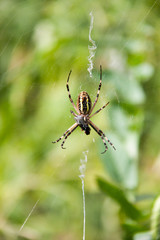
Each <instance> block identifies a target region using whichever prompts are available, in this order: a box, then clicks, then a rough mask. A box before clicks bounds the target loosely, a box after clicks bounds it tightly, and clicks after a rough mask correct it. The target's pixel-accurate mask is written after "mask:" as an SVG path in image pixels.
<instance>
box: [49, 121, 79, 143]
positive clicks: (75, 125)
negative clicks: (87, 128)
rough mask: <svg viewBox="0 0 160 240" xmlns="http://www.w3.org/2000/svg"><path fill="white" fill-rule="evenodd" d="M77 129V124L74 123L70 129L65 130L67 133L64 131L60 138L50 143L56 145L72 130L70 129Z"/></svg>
mask: <svg viewBox="0 0 160 240" xmlns="http://www.w3.org/2000/svg"><path fill="white" fill-rule="evenodd" d="M74 127H77V123H74V124H73V125H72V126H71V127H70V128H68V129H67V131H65V133H64V134H63V135H62V137H60V138H58V139H57V140H56V141H54V142H52V143H57V142H59V141H60V140H61V139H62V138H64V137H65V136H66V135H67V133H68V132H70V131H71V130H72V128H74Z"/></svg>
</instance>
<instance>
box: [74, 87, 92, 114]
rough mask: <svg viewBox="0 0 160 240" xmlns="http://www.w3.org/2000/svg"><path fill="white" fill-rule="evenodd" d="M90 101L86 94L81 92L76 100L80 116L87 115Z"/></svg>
mask: <svg viewBox="0 0 160 240" xmlns="http://www.w3.org/2000/svg"><path fill="white" fill-rule="evenodd" d="M91 104H92V103H91V99H90V96H89V95H88V93H87V92H84V91H83V92H81V93H80V94H79V95H78V99H77V108H78V110H79V112H80V114H83V115H87V114H89V113H90V110H91Z"/></svg>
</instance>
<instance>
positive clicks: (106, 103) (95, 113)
mask: <svg viewBox="0 0 160 240" xmlns="http://www.w3.org/2000/svg"><path fill="white" fill-rule="evenodd" d="M108 104H109V102H108V103H106V104H105V105H104V106H103V107H101V108H100V109H98V110H97V111H96V112H95V113H93V114H92V115H91V116H90V117H89V118H91V117H93V116H94V115H96V114H97V113H99V112H100V111H101V110H102V109H104V108H105V107H106V106H107V105H108Z"/></svg>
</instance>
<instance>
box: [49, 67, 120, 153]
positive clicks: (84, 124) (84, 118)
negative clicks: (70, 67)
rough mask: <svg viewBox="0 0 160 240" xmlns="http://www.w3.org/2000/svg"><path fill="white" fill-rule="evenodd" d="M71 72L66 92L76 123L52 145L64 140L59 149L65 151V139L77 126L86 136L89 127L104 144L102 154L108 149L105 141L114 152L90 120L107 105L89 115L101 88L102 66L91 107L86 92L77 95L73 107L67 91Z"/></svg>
mask: <svg viewBox="0 0 160 240" xmlns="http://www.w3.org/2000/svg"><path fill="white" fill-rule="evenodd" d="M71 72H72V71H70V73H69V75H68V79H67V84H66V87H67V91H68V96H69V100H70V102H71V103H72V105H73V107H74V109H75V110H76V113H75V112H73V111H72V110H71V113H72V114H73V115H74V119H75V121H76V123H74V124H73V125H72V126H71V127H70V128H69V129H68V130H67V131H66V132H65V133H64V134H63V135H62V137H60V138H59V139H57V140H56V141H55V142H52V143H57V142H59V141H60V140H61V139H62V138H64V140H63V142H62V144H61V147H62V148H63V149H65V148H64V147H63V145H64V143H65V141H66V139H67V138H68V137H69V135H70V134H71V133H72V132H73V131H74V130H75V129H76V128H77V127H78V126H79V127H80V128H81V129H82V131H84V132H85V134H86V135H89V134H90V131H91V128H90V126H91V127H92V128H93V129H94V130H95V131H96V132H97V133H98V134H99V135H100V137H101V138H102V141H103V143H104V146H105V151H104V152H102V153H105V152H106V151H107V149H108V147H107V144H106V141H107V142H108V143H109V144H110V145H111V146H112V147H113V148H114V150H116V148H115V147H114V145H113V144H112V143H111V142H110V140H109V139H108V138H107V137H106V136H105V134H104V133H103V132H102V130H100V129H99V128H98V127H97V126H96V125H95V124H94V123H93V122H92V121H91V120H90V119H91V118H92V117H93V116H94V115H96V114H97V113H99V112H100V111H101V110H102V109H104V108H105V107H106V106H107V105H108V104H109V102H108V103H106V104H105V105H104V106H103V107H101V108H100V109H99V110H97V111H96V112H95V113H93V114H91V113H92V112H93V109H94V107H95V105H96V103H97V101H98V97H99V92H100V89H101V86H102V66H100V83H99V87H98V92H97V96H96V99H95V101H94V104H93V106H92V103H91V99H90V96H89V95H88V93H87V92H84V91H83V92H80V94H79V95H78V99H77V106H75V104H74V102H73V100H72V97H71V94H70V90H69V78H70V75H71Z"/></svg>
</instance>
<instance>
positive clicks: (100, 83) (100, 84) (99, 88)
mask: <svg viewBox="0 0 160 240" xmlns="http://www.w3.org/2000/svg"><path fill="white" fill-rule="evenodd" d="M101 86H102V66H101V65H100V82H99V87H98V91H97V96H96V99H95V102H94V104H93V106H92V108H91V111H90V114H91V113H92V111H93V109H94V107H95V105H96V103H97V101H98V98H99V92H100V90H101Z"/></svg>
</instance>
